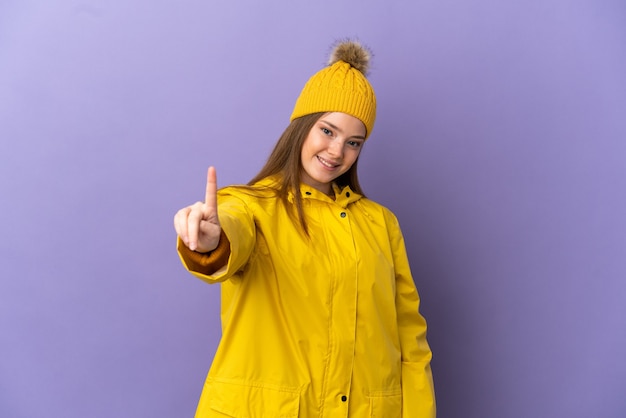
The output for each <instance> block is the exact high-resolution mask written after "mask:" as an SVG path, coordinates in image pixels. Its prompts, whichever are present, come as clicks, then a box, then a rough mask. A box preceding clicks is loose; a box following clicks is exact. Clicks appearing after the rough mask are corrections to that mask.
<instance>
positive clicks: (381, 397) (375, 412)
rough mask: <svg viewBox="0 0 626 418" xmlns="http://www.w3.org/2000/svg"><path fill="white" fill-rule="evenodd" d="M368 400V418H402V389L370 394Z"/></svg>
mask: <svg viewBox="0 0 626 418" xmlns="http://www.w3.org/2000/svg"><path fill="white" fill-rule="evenodd" d="M368 398H369V401H370V417H372V418H401V417H402V389H398V390H390V391H384V392H372V393H370V394H369V396H368Z"/></svg>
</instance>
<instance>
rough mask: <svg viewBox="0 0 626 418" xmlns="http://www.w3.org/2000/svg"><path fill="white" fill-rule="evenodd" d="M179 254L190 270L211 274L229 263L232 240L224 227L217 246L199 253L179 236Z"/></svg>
mask: <svg viewBox="0 0 626 418" xmlns="http://www.w3.org/2000/svg"><path fill="white" fill-rule="evenodd" d="M178 254H180V256H181V258H182V259H183V262H184V263H185V266H186V267H187V269H188V270H189V271H192V272H196V273H201V274H204V275H206V276H210V275H211V274H213V273H215V272H216V271H218V270H219V269H221V268H222V267H224V266H225V265H226V264H227V263H228V258H229V257H230V241H229V240H228V237H227V236H226V234H225V233H224V230H223V229H222V231H221V232H220V241H219V244H217V247H216V248H215V249H214V250H213V251H211V252H208V253H199V252H196V251H192V250H190V249H189V248H188V247H187V246H186V245H185V243H184V242H183V241H182V240H181V239H180V238H178Z"/></svg>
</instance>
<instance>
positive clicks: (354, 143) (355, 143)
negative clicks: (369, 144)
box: [348, 141, 363, 148]
mask: <svg viewBox="0 0 626 418" xmlns="http://www.w3.org/2000/svg"><path fill="white" fill-rule="evenodd" d="M362 144H363V143H362V142H360V141H348V145H349V146H351V147H352V148H360V147H361V145H362Z"/></svg>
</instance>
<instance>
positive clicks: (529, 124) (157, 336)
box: [0, 0, 626, 418]
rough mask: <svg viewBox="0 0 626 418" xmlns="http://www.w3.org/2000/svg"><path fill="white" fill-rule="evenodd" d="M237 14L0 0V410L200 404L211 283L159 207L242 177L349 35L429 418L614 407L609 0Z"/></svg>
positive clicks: (377, 190) (616, 246) (618, 274)
mask: <svg viewBox="0 0 626 418" xmlns="http://www.w3.org/2000/svg"><path fill="white" fill-rule="evenodd" d="M241 3H242V2H237V1H226V0H222V1H211V2H209V1H200V0H178V1H174V0H170V1H166V0H160V1H157V0H124V1H122V0H119V1H109V2H105V1H78V0H76V1H70V0H56V1H43V0H42V1H39V2H37V1H27V0H13V1H12V0H3V1H2V2H1V3H0V163H1V165H0V196H1V201H0V233H1V237H2V241H1V244H0V246H1V247H0V277H1V281H0V416H2V417H10V418H33V417H55V418H57V417H58V418H75V417H76V418H78V417H91V418H99V417H102V418H110V417H163V418H171V417H190V416H192V415H193V412H194V410H195V406H196V402H197V400H198V397H199V393H200V390H201V388H202V384H203V381H204V377H205V375H206V372H207V370H208V367H209V365H210V363H211V357H212V353H213V351H214V349H215V347H216V344H217V342H218V338H219V335H220V328H219V318H218V313H219V288H218V287H217V286H208V285H206V284H204V283H202V282H201V281H199V280H197V279H194V278H192V277H191V276H190V275H188V274H187V273H186V272H185V271H184V270H183V268H182V266H181V265H180V263H179V261H178V258H177V255H176V253H175V246H174V244H175V242H174V230H173V227H172V217H173V215H174V212H175V211H176V210H177V209H178V208H179V207H182V206H184V205H186V204H190V203H193V202H194V201H196V200H198V199H202V198H203V191H204V181H205V172H206V167H207V166H208V165H209V164H215V165H216V166H217V169H218V176H219V182H220V184H222V185H225V184H230V183H241V182H245V181H247V180H248V179H249V178H250V177H251V176H252V175H253V174H255V173H256V172H257V170H259V168H260V167H261V165H262V163H263V162H264V159H265V158H266V156H267V154H268V152H269V151H270V149H271V147H272V146H273V144H274V142H275V140H276V139H277V138H278V136H279V134H280V133H281V132H282V130H283V129H284V127H285V126H286V124H287V121H288V117H289V114H290V112H291V108H292V106H293V103H294V101H295V99H296V97H297V95H298V93H299V91H300V89H301V88H302V86H303V84H304V82H305V81H306V79H307V78H308V77H309V76H310V75H311V74H312V73H313V72H314V71H316V70H317V69H319V68H321V66H322V65H323V63H324V61H325V58H326V55H327V53H328V51H329V49H328V48H329V45H330V43H331V42H333V41H334V40H335V39H337V38H340V37H345V36H354V35H356V36H358V37H360V38H361V39H362V40H363V41H364V42H365V43H367V44H368V45H369V46H371V48H372V49H373V50H374V52H375V60H374V62H373V69H372V72H371V77H370V79H371V81H372V83H373V84H374V86H375V88H376V90H377V94H378V98H379V117H378V121H377V125H376V128H375V130H374V133H373V135H372V137H371V139H370V140H369V141H368V143H367V145H366V147H365V149H364V154H363V156H362V160H361V165H360V173H361V177H362V183H363V185H364V187H365V190H366V191H367V192H368V194H369V196H370V197H372V198H374V199H375V200H378V201H379V202H381V203H383V204H385V205H387V206H389V207H390V208H391V209H392V210H394V211H395V212H396V214H397V215H398V217H399V219H400V221H401V224H402V226H403V230H404V233H405V235H406V240H407V245H408V251H409V255H410V258H411V262H412V267H413V272H414V274H415V279H416V282H417V285H418V287H419V289H420V292H421V296H422V299H423V313H424V315H425V316H426V317H427V319H428V321H429V325H430V331H429V339H430V342H431V345H432V348H433V351H434V356H435V357H434V361H433V369H434V377H435V381H436V387H437V395H438V405H439V412H440V414H439V416H440V417H442V418H509V417H510V418H518V417H522V418H525V417H534V418H537V417H540V418H541V417H575V418H589V417H594V418H595V417H603V418H618V417H619V418H623V417H624V416H626V395H625V393H626V360H625V358H626V5H625V4H626V3H624V2H623V1H621V0H615V1H609V0H588V1H577V0H573V1H571V0H570V1H565V0H561V1H558V0H551V1H550V0H517V1H506V2H505V1H499V0H476V1H461V0H457V1H452V0H448V1H441V0H440V1H434V0H429V1H408V0H407V1H389V0H387V1H378V2H374V1H363V0H350V1H338V0H333V1H330V0H323V1H315V2H312V1H309V2H304V1H293V0H291V1H286V0H285V1H268V0H265V1H248V2H246V4H241ZM251 349H252V348H251Z"/></svg>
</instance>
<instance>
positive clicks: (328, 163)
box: [316, 155, 341, 170]
mask: <svg viewBox="0 0 626 418" xmlns="http://www.w3.org/2000/svg"><path fill="white" fill-rule="evenodd" d="M316 157H317V160H318V161H319V162H320V163H321V164H322V165H323V166H324V167H326V168H329V169H331V170H332V169H335V168H337V167H339V166H340V165H341V164H335V163H333V162H332V161H328V160H326V159H324V158H322V157H320V156H319V155H317V156H316Z"/></svg>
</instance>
